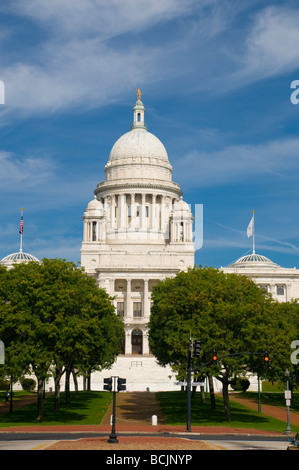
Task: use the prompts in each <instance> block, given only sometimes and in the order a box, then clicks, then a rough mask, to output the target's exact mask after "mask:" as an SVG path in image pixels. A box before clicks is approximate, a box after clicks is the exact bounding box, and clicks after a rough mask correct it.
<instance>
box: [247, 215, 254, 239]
mask: <svg viewBox="0 0 299 470" xmlns="http://www.w3.org/2000/svg"><path fill="white" fill-rule="evenodd" d="M252 234H253V217H252V219H251V221H250V222H249V225H248V227H247V237H248V238H249V237H251V236H252Z"/></svg>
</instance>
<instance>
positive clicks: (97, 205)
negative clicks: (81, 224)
mask: <svg viewBox="0 0 299 470" xmlns="http://www.w3.org/2000/svg"><path fill="white" fill-rule="evenodd" d="M85 215H90V216H97V217H99V216H102V215H103V205H102V203H101V202H100V201H99V200H98V199H97V197H96V196H94V198H93V200H92V201H90V202H89V203H88V205H87V208H86V210H85Z"/></svg>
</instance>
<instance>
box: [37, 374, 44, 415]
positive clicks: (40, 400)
mask: <svg viewBox="0 0 299 470" xmlns="http://www.w3.org/2000/svg"><path fill="white" fill-rule="evenodd" d="M37 409H38V416H37V419H38V421H42V420H43V419H44V379H43V378H39V377H38V378H37Z"/></svg>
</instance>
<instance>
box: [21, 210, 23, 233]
mask: <svg viewBox="0 0 299 470" xmlns="http://www.w3.org/2000/svg"><path fill="white" fill-rule="evenodd" d="M20 234H21V235H22V234H23V209H21V222H20Z"/></svg>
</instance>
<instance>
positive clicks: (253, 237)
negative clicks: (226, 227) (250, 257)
mask: <svg viewBox="0 0 299 470" xmlns="http://www.w3.org/2000/svg"><path fill="white" fill-rule="evenodd" d="M254 213H255V211H252V214H253V215H252V218H253V224H252V253H253V254H255V236H254Z"/></svg>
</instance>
